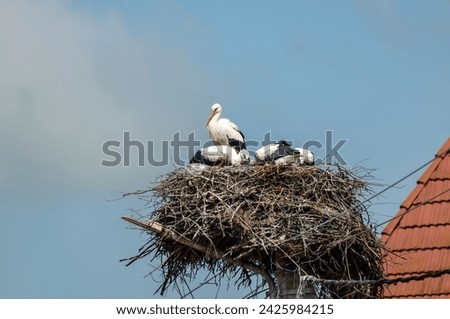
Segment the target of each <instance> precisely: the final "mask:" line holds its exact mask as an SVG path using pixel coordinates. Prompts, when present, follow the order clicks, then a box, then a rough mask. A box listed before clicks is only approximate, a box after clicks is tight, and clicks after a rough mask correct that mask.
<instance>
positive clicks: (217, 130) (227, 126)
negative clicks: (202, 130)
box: [205, 103, 246, 152]
mask: <svg viewBox="0 0 450 319" xmlns="http://www.w3.org/2000/svg"><path fill="white" fill-rule="evenodd" d="M221 115H222V106H220V104H218V103H215V104H214V105H213V106H211V114H210V115H209V118H208V121H207V122H206V125H205V127H206V128H207V129H208V134H209V137H210V138H211V140H212V141H213V143H214V144H215V145H229V146H231V147H233V148H234V149H236V151H237V152H240V151H241V150H245V149H246V146H245V137H244V134H242V132H241V131H240V130H239V127H238V126H237V125H236V124H234V123H233V122H231V121H230V120H229V119H223V118H222V119H219V117H220V116H221Z"/></svg>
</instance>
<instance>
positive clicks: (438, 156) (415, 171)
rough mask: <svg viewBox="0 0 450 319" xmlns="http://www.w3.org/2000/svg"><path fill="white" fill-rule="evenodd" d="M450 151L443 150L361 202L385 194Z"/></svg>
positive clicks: (449, 149)
mask: <svg viewBox="0 0 450 319" xmlns="http://www.w3.org/2000/svg"><path fill="white" fill-rule="evenodd" d="M449 152H450V148H448V149H447V150H445V151H444V152H442V153H441V154H438V155H436V156H435V157H433V158H432V159H431V160H429V161H428V162H426V163H425V164H423V165H421V166H420V167H419V168H416V169H415V170H414V171H412V172H410V173H409V174H407V175H406V176H404V177H402V178H400V179H399V180H398V181H396V182H395V183H393V184H391V185H389V186H387V187H386V188H384V189H383V190H381V191H379V192H378V193H376V194H375V195H373V196H371V197H369V198H368V199H366V200H364V201H363V202H361V204H364V203H366V202H368V201H370V200H372V199H374V198H375V197H378V196H379V195H381V194H383V193H384V192H386V191H388V190H389V189H391V188H392V187H394V186H396V185H398V184H399V183H401V182H403V181H404V180H405V179H407V178H408V177H410V176H411V175H414V174H415V173H417V172H418V171H420V170H421V169H422V168H424V167H425V166H427V165H428V164H430V163H432V162H433V161H434V160H436V159H438V158H443V157H444V156H446V155H447V153H449Z"/></svg>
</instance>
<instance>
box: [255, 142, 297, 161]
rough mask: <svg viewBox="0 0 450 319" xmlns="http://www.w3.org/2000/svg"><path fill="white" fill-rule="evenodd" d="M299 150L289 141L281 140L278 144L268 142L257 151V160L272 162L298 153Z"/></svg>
mask: <svg viewBox="0 0 450 319" xmlns="http://www.w3.org/2000/svg"><path fill="white" fill-rule="evenodd" d="M296 154H299V152H298V151H297V150H296V149H295V148H293V147H292V146H291V145H290V144H289V143H288V142H286V141H284V140H281V141H279V142H278V143H276V144H268V145H265V146H263V147H261V148H260V149H258V150H257V151H256V152H255V162H256V163H262V162H269V161H270V162H272V161H275V160H277V159H280V158H283V157H286V156H288V155H296Z"/></svg>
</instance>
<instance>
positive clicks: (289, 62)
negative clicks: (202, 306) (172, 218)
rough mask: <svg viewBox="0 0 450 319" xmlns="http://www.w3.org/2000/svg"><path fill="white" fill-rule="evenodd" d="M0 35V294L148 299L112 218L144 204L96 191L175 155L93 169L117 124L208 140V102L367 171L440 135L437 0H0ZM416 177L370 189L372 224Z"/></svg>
mask: <svg viewBox="0 0 450 319" xmlns="http://www.w3.org/2000/svg"><path fill="white" fill-rule="evenodd" d="M0 47H1V50H0V70H1V72H0V110H1V116H0V147H1V149H2V155H1V156H0V164H1V169H0V194H1V195H0V251H2V257H1V258H2V262H1V263H0V273H1V274H2V276H1V277H0V297H2V298H153V297H158V295H156V296H154V295H153V293H154V291H155V290H156V287H157V286H158V285H157V284H156V283H155V282H154V281H153V279H152V278H151V277H145V275H146V274H147V273H148V272H149V271H150V270H151V269H152V268H151V266H149V265H148V264H147V263H148V262H149V261H148V262H146V261H141V262H139V263H136V264H135V265H133V266H131V267H128V268H126V267H125V266H124V264H123V263H119V261H118V260H119V259H121V258H124V257H128V256H131V255H133V254H134V253H135V252H136V250H137V249H138V248H139V247H140V245H141V244H143V243H144V242H145V238H146V237H145V235H143V234H140V233H139V232H138V231H133V230H130V229H128V228H127V225H126V224H125V222H123V221H122V220H121V219H120V216H122V215H128V214H129V212H128V209H130V208H134V209H139V208H141V207H142V205H143V203H142V202H139V201H136V200H132V199H126V200H120V201H110V199H115V198H117V197H118V196H119V194H120V192H126V191H133V190H136V189H140V188H143V187H146V186H147V185H148V183H149V182H151V181H153V180H154V179H155V178H156V177H157V176H159V175H161V174H164V173H165V172H168V171H170V170H172V169H173V168H174V165H173V164H170V165H167V166H165V167H153V166H150V165H146V166H145V167H138V165H137V160H134V161H133V158H132V165H131V167H123V166H118V167H113V168H106V167H102V166H101V165H100V163H101V162H102V160H103V159H105V155H104V154H103V153H102V144H103V143H104V142H105V141H108V140H114V139H116V140H119V141H120V140H122V135H123V132H124V131H128V132H130V134H131V137H132V138H133V139H135V140H141V141H149V140H150V141H154V144H155V145H161V143H162V141H165V140H166V141H167V140H171V139H173V134H174V133H176V132H180V136H181V137H186V136H187V134H189V133H190V132H193V131H194V132H195V136H196V137H197V138H199V139H200V140H201V141H203V142H207V140H208V138H207V133H206V131H205V129H204V124H205V121H206V118H207V116H208V114H209V111H210V106H211V105H212V104H213V103H215V102H219V103H221V104H222V106H223V109H224V116H225V117H227V118H230V119H232V120H233V121H234V122H236V123H237V124H238V125H239V127H240V128H241V130H242V131H243V132H244V133H245V135H246V137H247V139H249V140H257V141H259V140H261V139H262V138H263V135H264V134H265V133H266V132H268V131H270V132H271V134H272V137H273V138H274V139H287V140H293V141H294V142H295V144H296V145H297V146H301V145H303V144H304V143H305V142H306V141H311V140H316V141H320V142H321V143H322V144H323V143H324V142H325V131H327V130H331V131H332V132H333V142H334V143H337V142H338V141H339V140H341V139H342V140H344V139H345V140H348V141H347V142H346V143H345V145H344V146H343V147H342V148H341V149H340V154H341V155H342V156H343V157H344V159H345V160H346V162H347V163H348V165H349V166H354V165H363V166H365V167H368V168H373V169H376V171H375V172H374V175H375V178H376V182H378V183H382V184H389V183H392V182H394V181H396V180H397V179H399V178H401V177H403V176H404V175H406V174H407V173H409V172H410V171H412V170H414V169H415V168H417V167H419V166H420V165H421V164H423V163H425V162H426V161H428V160H429V159H431V158H432V157H433V156H434V154H435V152H436V151H437V150H438V149H439V148H440V146H441V145H442V144H443V143H444V142H445V141H446V139H447V138H448V137H449V135H450V134H449V133H450V132H449V124H448V123H449V118H450V107H449V106H450V87H449V86H450V63H449V62H448V57H449V56H450V1H446V0H434V1H427V2H426V4H425V2H423V1H406V0H405V1H387V0H380V1H368V0H367V1H312V0H311V1H206V0H205V1H181V0H180V1H143V0H140V1H137V0H135V1H95V2H93V1H80V0H77V1H68V0H67V1H56V0H45V1H17V0H14V1H12V0H11V1H10V0H0ZM314 151H315V153H316V155H317V156H319V157H321V156H323V155H324V148H322V149H316V150H314ZM155 153H156V155H155V156H156V157H158V156H160V155H161V151H160V150H159V149H155ZM419 174H420V173H419ZM419 174H416V175H414V176H413V177H411V178H410V179H408V180H406V181H405V182H403V183H401V185H400V187H399V188H397V189H392V190H389V191H388V192H386V193H385V194H384V196H382V197H380V198H378V199H376V200H375V201H374V203H373V206H372V207H371V211H372V212H373V213H374V218H375V220H376V221H377V222H382V221H384V220H386V219H387V218H389V217H390V216H392V215H393V214H395V212H396V211H397V209H398V205H399V204H400V203H401V202H402V200H403V199H404V198H405V197H406V196H407V195H408V194H409V192H410V191H411V190H412V189H413V187H414V185H415V181H416V180H417V178H418V177H419ZM379 189H380V188H378V189H377V190H379ZM154 276H156V277H155V280H159V279H158V274H157V273H156V274H155V275H154ZM144 277H145V278H144ZM194 286H195V285H194ZM225 288H226V287H222V289H221V290H220V292H219V293H218V296H221V297H238V298H240V297H242V296H244V295H245V294H246V292H244V291H236V289H235V288H233V287H232V285H231V287H229V289H228V291H227V290H226V289H225ZM216 290H217V289H216V287H214V286H211V285H209V286H207V287H203V288H202V289H199V290H198V292H197V294H196V297H211V296H215V295H216ZM177 296H178V295H177V294H176V293H175V292H170V293H169V294H168V295H167V296H166V297H177Z"/></svg>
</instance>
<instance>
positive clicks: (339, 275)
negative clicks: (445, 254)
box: [131, 163, 382, 298]
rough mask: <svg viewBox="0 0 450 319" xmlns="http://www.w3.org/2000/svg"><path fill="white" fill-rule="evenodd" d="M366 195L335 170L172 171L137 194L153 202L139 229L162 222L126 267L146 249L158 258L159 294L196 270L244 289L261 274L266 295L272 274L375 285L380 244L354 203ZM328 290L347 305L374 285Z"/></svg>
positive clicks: (358, 183)
mask: <svg viewBox="0 0 450 319" xmlns="http://www.w3.org/2000/svg"><path fill="white" fill-rule="evenodd" d="M359 172H360V171H359ZM367 191H368V188H367V185H366V183H365V182H364V181H363V179H362V178H361V177H359V176H358V171H357V170H347V169H345V168H342V167H340V166H328V167H319V166H309V167H305V166H298V165H285V166H277V165H273V164H270V163H269V164H265V165H249V166H238V167H208V168H205V169H200V168H198V167H197V166H188V167H186V168H179V169H176V170H174V171H172V172H170V173H169V174H167V175H166V176H164V177H163V178H162V179H161V180H160V181H159V182H158V183H157V184H156V185H155V186H154V187H152V188H150V189H148V190H147V191H144V192H142V191H141V192H137V193H136V194H137V195H138V196H140V197H141V198H142V197H144V198H145V199H146V200H148V201H150V202H152V203H153V205H154V211H153V212H151V213H150V214H149V215H148V216H146V217H145V218H146V223H145V224H146V225H150V224H152V223H157V224H160V225H162V227H163V228H164V230H165V231H161V232H155V231H154V230H153V231H152V232H151V233H150V236H151V237H150V242H149V243H148V245H146V246H145V247H143V248H142V250H141V253H140V254H139V255H137V256H136V257H134V258H132V261H131V262H133V261H134V260H137V259H139V258H142V257H144V256H147V255H148V254H150V253H152V252H153V253H154V258H161V267H162V270H163V276H164V282H163V283H162V285H161V286H160V289H159V290H160V291H161V293H164V291H165V290H166V289H167V288H168V287H169V286H170V285H171V284H174V283H175V282H176V281H177V280H179V279H181V281H182V282H187V281H189V279H192V276H194V275H195V273H196V270H197V269H200V268H206V269H209V270H210V271H211V272H214V273H215V272H218V273H221V274H223V275H225V274H228V275H230V276H232V277H233V276H235V277H237V280H238V284H243V285H249V284H250V283H251V279H252V276H253V275H255V274H260V275H263V278H264V280H265V281H266V282H267V283H268V284H269V286H270V288H271V290H273V289H275V288H274V287H276V286H277V282H276V281H277V278H276V273H279V272H280V271H288V272H289V271H291V272H298V274H300V275H306V274H308V275H313V276H315V277H318V278H323V279H335V280H377V279H380V278H382V268H381V258H382V257H381V256H382V254H381V244H380V243H379V241H378V240H377V238H376V236H375V234H374V233H373V231H372V230H371V229H370V228H369V227H368V226H367V225H366V221H367V220H366V217H367V216H368V215H367V211H366V208H365V206H364V205H363V204H362V203H361V200H363V198H364V195H365V193H366V192H367ZM146 195H148V197H146ZM144 228H145V227H144ZM147 229H148V228H147ZM170 234H172V235H173V234H176V236H179V237H180V238H184V239H186V240H188V241H189V242H191V243H193V244H194V246H193V245H187V244H186V243H182V242H180V241H178V240H177V239H176V238H174V237H173V236H172V235H170ZM177 238H178V237H177ZM195 245H198V246H197V248H195ZM198 247H207V251H205V250H202V249H198ZM211 252H215V253H211ZM248 270H250V271H248ZM257 270H258V271H257ZM271 281H272V282H271ZM328 290H329V291H328V293H329V295H331V296H334V297H343V296H345V297H351V298H358V297H365V298H367V297H369V298H370V297H371V298H373V297H377V296H378V295H379V293H380V289H379V288H377V287H367V289H360V290H358V291H354V290H352V289H351V287H344V288H339V287H329V289H328Z"/></svg>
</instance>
